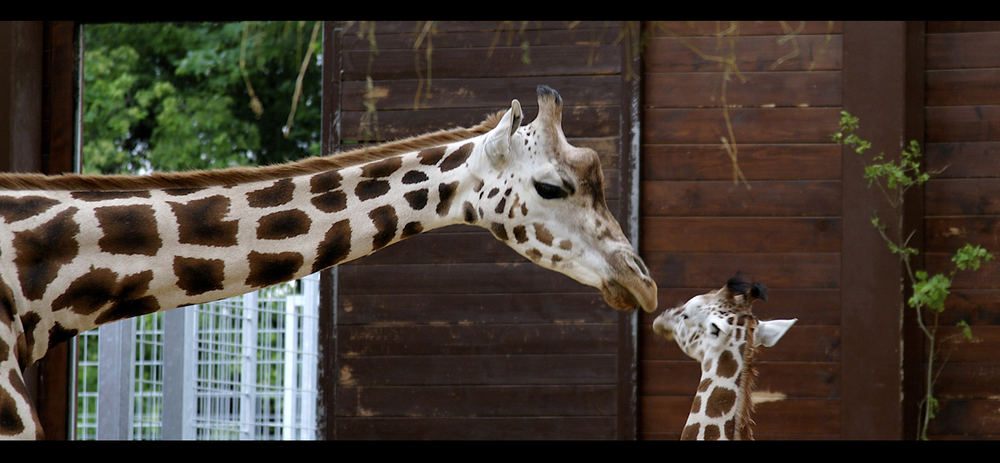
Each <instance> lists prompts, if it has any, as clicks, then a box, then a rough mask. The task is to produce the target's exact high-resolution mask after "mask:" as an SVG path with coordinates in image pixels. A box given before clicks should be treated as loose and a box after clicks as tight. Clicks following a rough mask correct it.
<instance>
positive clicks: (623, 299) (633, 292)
mask: <svg viewBox="0 0 1000 463" xmlns="http://www.w3.org/2000/svg"><path fill="white" fill-rule="evenodd" d="M632 286H633V289H629V288H627V287H626V286H624V285H623V284H621V283H619V282H618V281H615V280H608V281H606V282H604V284H603V285H601V294H602V295H603V296H604V301H605V302H607V303H608V305H610V306H611V307H614V308H616V309H618V310H623V311H632V310H635V309H637V308H640V307H641V308H642V310H644V311H646V312H653V311H654V310H656V283H653V282H652V281H651V280H650V281H648V282H647V281H641V280H640V281H638V282H637V284H635V285H632Z"/></svg>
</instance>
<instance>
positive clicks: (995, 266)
mask: <svg viewBox="0 0 1000 463" xmlns="http://www.w3.org/2000/svg"><path fill="white" fill-rule="evenodd" d="M994 254H995V252H994ZM953 255H954V254H953V253H950V252H949V253H938V252H929V253H927V254H926V255H925V260H924V263H925V265H926V266H927V267H926V268H927V272H928V273H930V274H931V275H933V274H935V273H942V274H945V275H947V274H948V273H949V272H951V271H952V270H954V269H955V264H954V263H953V262H952V261H951V258H952V256H953ZM998 281H1000V261H998V260H997V259H993V260H991V261H989V262H986V263H983V264H982V267H979V270H976V271H971V270H966V271H960V272H958V273H957V274H955V276H954V277H953V278H952V279H951V287H952V288H956V289H957V288H962V289H998V285H997V282H998Z"/></svg>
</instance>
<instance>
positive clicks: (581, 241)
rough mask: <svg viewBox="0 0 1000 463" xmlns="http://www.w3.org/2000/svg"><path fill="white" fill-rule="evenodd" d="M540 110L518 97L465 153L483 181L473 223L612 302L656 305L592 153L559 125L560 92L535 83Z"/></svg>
mask: <svg viewBox="0 0 1000 463" xmlns="http://www.w3.org/2000/svg"><path fill="white" fill-rule="evenodd" d="M537 93H538V116H537V117H536V118H535V120H534V121H532V122H531V123H530V124H527V125H525V126H523V127H522V126H521V119H522V116H523V114H522V112H521V105H520V103H518V101H517V100H513V101H512V102H511V108H510V109H509V110H508V111H507V112H506V113H505V114H504V116H503V117H502V118H501V120H500V122H499V123H498V124H497V126H496V127H495V128H493V130H491V131H490V132H489V133H487V134H486V135H485V138H484V140H485V141H484V143H483V147H482V150H481V151H482V154H481V155H480V156H473V157H472V158H471V159H470V163H469V165H470V169H471V170H472V172H473V174H474V175H476V176H477V177H478V178H480V179H482V183H481V184H479V185H478V186H477V187H478V188H479V189H477V190H476V193H475V194H476V196H475V197H474V198H473V201H474V202H477V203H478V208H477V211H478V213H479V214H478V220H477V221H478V224H479V225H481V226H483V227H485V228H487V229H489V230H490V231H492V232H493V235H494V236H496V237H497V239H499V240H501V241H503V242H505V243H506V244H507V245H508V246H510V247H511V248H513V249H514V250H515V251H517V252H518V253H519V254H521V255H522V256H524V257H527V258H528V259H530V260H531V261H532V262H534V263H536V264H538V265H540V266H542V267H545V268H548V269H552V270H555V271H557V272H560V273H562V274H565V275H567V276H569V277H571V278H573V279H575V280H577V281H578V282H580V283H583V284H585V285H588V286H593V287H595V288H598V289H600V290H601V292H602V294H603V295H604V299H605V300H606V301H607V302H608V304H609V305H611V306H612V307H615V308H618V309H621V310H632V309H634V308H636V307H642V308H643V309H644V310H646V311H649V312H652V311H653V310H655V308H656V283H655V282H654V281H653V279H652V278H651V277H650V275H649V270H648V269H647V268H646V265H645V264H644V263H643V261H642V259H641V258H639V256H638V255H636V253H635V252H634V251H633V249H632V245H631V244H630V243H629V240H628V238H626V237H625V234H624V233H623V232H622V229H621V226H620V225H619V224H618V222H617V221H616V220H615V218H614V217H613V216H612V215H611V212H610V211H609V210H608V207H607V204H606V203H605V200H604V178H603V174H602V171H601V162H600V159H599V157H598V156H597V153H596V152H595V151H594V150H593V149H590V148H582V147H576V146H573V145H571V144H569V142H568V141H567V140H566V137H565V135H564V134H563V131H562V98H561V97H560V96H559V94H558V93H557V92H556V91H555V90H553V89H551V88H549V87H547V86H540V87H538V92H537Z"/></svg>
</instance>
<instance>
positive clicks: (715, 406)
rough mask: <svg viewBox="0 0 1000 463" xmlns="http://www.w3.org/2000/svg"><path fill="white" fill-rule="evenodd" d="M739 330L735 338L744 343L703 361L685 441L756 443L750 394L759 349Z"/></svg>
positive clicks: (739, 328)
mask: <svg viewBox="0 0 1000 463" xmlns="http://www.w3.org/2000/svg"><path fill="white" fill-rule="evenodd" d="M737 329H738V330H739V332H737V333H734V335H737V336H738V338H739V339H743V341H742V342H740V343H739V344H738V345H736V346H733V347H732V348H730V349H726V350H723V351H721V352H720V353H719V354H718V355H716V356H710V355H707V356H705V358H704V359H703V360H702V363H701V381H700V382H699V383H698V389H697V391H696V392H695V397H694V401H693V402H692V404H691V412H690V413H689V414H688V419H687V422H686V423H685V425H684V430H683V431H682V433H681V439H682V440H695V439H701V440H752V439H753V418H752V416H751V415H752V412H753V402H752V400H751V398H750V393H751V392H752V390H753V387H754V380H755V378H756V376H757V372H756V370H755V368H754V365H753V360H754V356H755V353H756V349H755V348H753V347H752V345H751V343H749V342H747V341H746V339H747V338H746V334H745V333H744V332H743V330H742V327H737ZM750 330H752V328H750ZM751 335H752V332H751Z"/></svg>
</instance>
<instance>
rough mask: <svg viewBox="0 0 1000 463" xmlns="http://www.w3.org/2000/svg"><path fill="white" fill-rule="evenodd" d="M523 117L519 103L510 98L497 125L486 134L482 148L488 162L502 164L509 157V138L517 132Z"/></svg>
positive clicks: (497, 165) (495, 165)
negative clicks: (508, 105) (505, 110)
mask: <svg viewBox="0 0 1000 463" xmlns="http://www.w3.org/2000/svg"><path fill="white" fill-rule="evenodd" d="M523 117H524V114H523V113H522V112H521V103H520V102H518V101H517V100H512V101H511V102H510V109H508V110H507V112H506V113H504V115H503V117H501V118H500V122H499V123H497V126H496V127H494V128H493V130H490V132H489V135H487V136H486V142H485V143H484V146H483V148H484V150H485V152H486V157H488V158H489V159H490V163H492V164H493V166H494V167H499V166H501V165H503V164H504V162H506V161H507V159H508V158H509V157H510V156H509V154H510V139H511V137H513V136H514V132H517V129H518V127H521V119H522V118H523Z"/></svg>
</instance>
